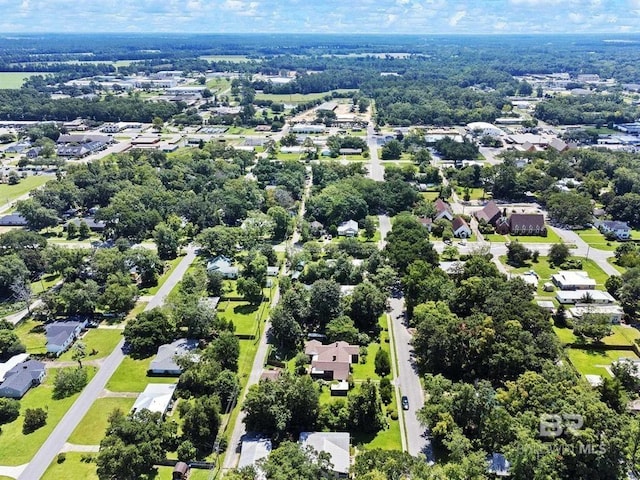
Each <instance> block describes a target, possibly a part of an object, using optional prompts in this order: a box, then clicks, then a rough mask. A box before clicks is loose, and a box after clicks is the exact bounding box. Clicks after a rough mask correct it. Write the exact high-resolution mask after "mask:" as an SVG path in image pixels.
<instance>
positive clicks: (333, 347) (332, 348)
mask: <svg viewBox="0 0 640 480" xmlns="http://www.w3.org/2000/svg"><path fill="white" fill-rule="evenodd" d="M304 353H305V354H306V355H308V356H309V358H310V359H311V376H313V377H319V378H324V379H325V380H347V379H348V378H349V372H350V368H351V364H352V363H358V356H359V354H360V347H358V346H357V345H349V344H348V343H347V342H334V343H332V344H330V345H323V344H322V343H321V342H319V341H318V340H310V341H308V342H307V344H306V345H305V347H304Z"/></svg>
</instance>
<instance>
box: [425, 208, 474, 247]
mask: <svg viewBox="0 0 640 480" xmlns="http://www.w3.org/2000/svg"><path fill="white" fill-rule="evenodd" d="M433 205H434V207H435V210H436V212H435V215H434V216H433V218H431V217H421V218H419V219H418V221H419V222H420V223H421V224H422V225H423V226H424V227H425V228H427V229H429V231H431V227H432V226H433V222H436V221H438V220H448V221H450V222H451V230H452V231H453V236H454V237H456V238H471V235H472V233H473V232H472V231H471V227H470V226H469V224H468V223H467V221H466V220H465V219H464V217H462V216H460V215H454V213H453V210H452V208H451V205H449V204H448V203H447V202H445V201H444V200H442V199H441V198H437V199H436V200H435V201H434V202H433Z"/></svg>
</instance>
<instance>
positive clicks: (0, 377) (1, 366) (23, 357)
mask: <svg viewBox="0 0 640 480" xmlns="http://www.w3.org/2000/svg"><path fill="white" fill-rule="evenodd" d="M27 360H29V354H28V353H19V354H18V355H14V356H13V357H11V358H9V359H8V360H7V361H6V362H0V382H3V381H4V379H5V376H6V374H7V372H8V371H9V370H11V369H12V368H13V367H15V366H16V365H19V364H20V363H22V362H25V361H27Z"/></svg>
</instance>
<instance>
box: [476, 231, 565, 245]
mask: <svg viewBox="0 0 640 480" xmlns="http://www.w3.org/2000/svg"><path fill="white" fill-rule="evenodd" d="M484 239H485V240H486V241H488V242H498V243H505V242H511V241H516V240H517V241H518V242H520V243H560V242H562V240H561V239H560V237H559V236H558V234H557V233H556V232H554V231H553V230H551V229H550V228H548V229H547V236H546V237H541V236H537V235H498V234H497V233H491V234H487V235H484Z"/></svg>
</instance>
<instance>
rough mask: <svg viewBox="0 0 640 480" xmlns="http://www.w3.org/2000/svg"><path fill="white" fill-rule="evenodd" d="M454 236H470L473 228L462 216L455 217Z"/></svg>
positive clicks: (453, 224) (453, 223)
mask: <svg viewBox="0 0 640 480" xmlns="http://www.w3.org/2000/svg"><path fill="white" fill-rule="evenodd" d="M451 227H452V229H453V236H454V237H456V238H470V237H471V228H470V227H469V225H468V224H467V221H466V220H465V219H464V218H462V217H455V218H454V219H453V222H452V225H451Z"/></svg>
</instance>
